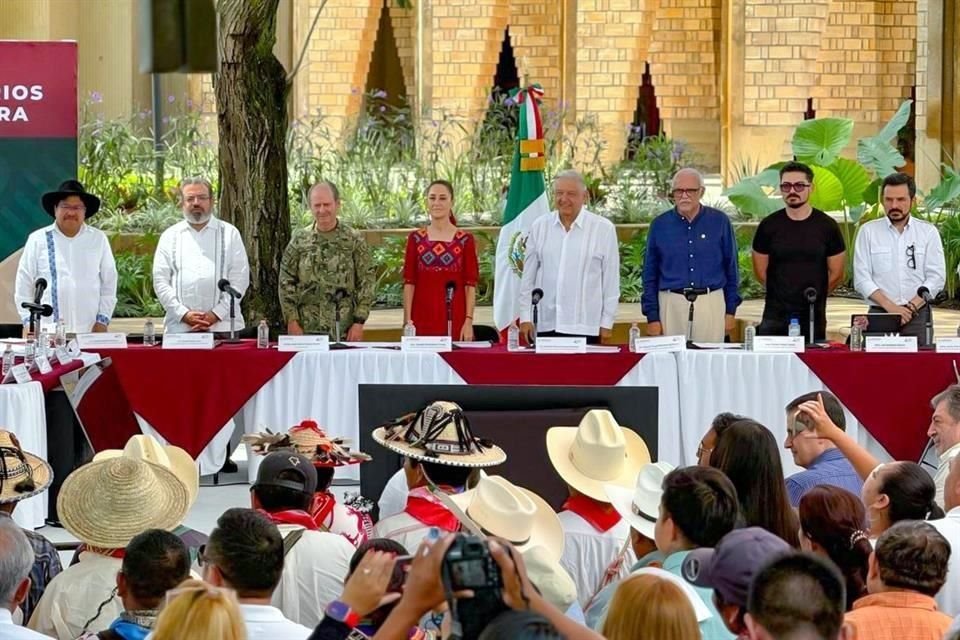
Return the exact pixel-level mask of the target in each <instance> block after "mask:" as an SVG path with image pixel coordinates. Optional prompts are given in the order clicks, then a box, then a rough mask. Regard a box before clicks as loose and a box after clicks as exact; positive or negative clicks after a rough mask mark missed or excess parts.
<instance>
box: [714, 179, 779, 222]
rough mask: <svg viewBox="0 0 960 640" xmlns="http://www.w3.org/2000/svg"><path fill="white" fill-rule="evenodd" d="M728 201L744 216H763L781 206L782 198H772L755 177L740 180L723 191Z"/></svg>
mask: <svg viewBox="0 0 960 640" xmlns="http://www.w3.org/2000/svg"><path fill="white" fill-rule="evenodd" d="M723 195H725V196H726V197H727V198H728V199H729V200H730V202H732V203H733V205H734V206H735V207H736V208H737V209H738V210H739V211H740V213H742V214H743V215H745V216H748V217H752V218H763V217H765V216H768V215H770V214H771V213H773V212H774V211H776V210H777V209H781V208H783V199H782V198H780V197H776V198H772V197H770V196H769V195H768V194H767V192H766V191H764V189H763V187H762V186H761V185H760V183H759V181H758V180H757V179H756V178H748V179H747V180H741V181H740V182H738V183H737V184H735V185H733V186H732V187H730V188H729V189H727V190H726V191H724V192H723Z"/></svg>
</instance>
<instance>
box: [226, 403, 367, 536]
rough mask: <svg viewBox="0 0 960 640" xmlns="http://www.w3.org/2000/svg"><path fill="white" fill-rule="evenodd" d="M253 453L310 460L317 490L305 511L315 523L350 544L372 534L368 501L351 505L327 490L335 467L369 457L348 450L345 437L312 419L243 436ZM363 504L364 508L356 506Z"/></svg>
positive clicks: (361, 460)
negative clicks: (279, 430)
mask: <svg viewBox="0 0 960 640" xmlns="http://www.w3.org/2000/svg"><path fill="white" fill-rule="evenodd" d="M243 442H244V443H246V444H249V445H251V449H252V450H253V452H254V453H257V454H260V455H266V454H268V453H271V452H274V451H296V452H297V453H300V454H301V455H304V456H306V457H307V458H308V459H309V460H311V461H312V462H313V466H314V467H315V468H316V470H317V489H316V492H315V493H314V494H313V500H312V502H311V503H310V508H309V509H308V511H309V512H310V515H312V516H313V519H314V520H315V521H316V522H317V525H319V526H320V527H322V528H323V529H325V530H326V531H329V532H330V533H339V534H340V535H342V536H343V537H345V538H346V539H347V540H349V541H350V544H352V545H353V546H355V547H356V546H359V545H360V544H362V543H363V542H365V541H366V540H367V538H369V537H370V535H371V534H372V533H373V522H372V521H371V520H370V515H369V513H368V512H369V510H370V505H369V501H367V500H364V499H363V498H360V497H359V496H358V497H357V498H356V499H354V500H353V501H352V502H351V504H344V503H341V502H338V501H337V498H336V496H334V495H333V492H332V491H330V486H331V485H332V484H333V475H334V471H335V470H336V468H337V467H345V466H349V465H354V464H361V463H363V462H368V461H370V460H371V458H370V456H368V455H367V454H365V453H363V452H362V451H351V450H350V447H349V444H350V441H349V440H347V439H346V438H331V437H329V436H328V435H327V433H326V432H325V431H324V430H323V429H321V428H320V427H319V426H318V425H317V423H316V422H314V421H313V420H304V421H303V422H301V423H300V424H298V425H297V426H295V427H292V428H291V429H290V431H289V432H287V433H280V434H273V433H257V434H250V435H246V436H244V437H243ZM361 506H362V507H365V509H366V510H364V509H361V508H359V507H361Z"/></svg>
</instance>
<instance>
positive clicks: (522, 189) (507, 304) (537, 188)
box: [493, 85, 550, 331]
mask: <svg viewBox="0 0 960 640" xmlns="http://www.w3.org/2000/svg"><path fill="white" fill-rule="evenodd" d="M542 97H543V91H542V90H541V89H540V87H539V86H538V85H533V86H530V87H527V88H526V89H520V90H519V91H518V92H517V94H516V96H515V99H516V101H517V104H518V105H519V108H520V126H519V129H518V132H517V149H516V151H515V152H514V154H513V171H512V173H511V175H510V192H509V193H508V194H507V206H506V207H505V208H504V210H503V222H502V225H503V226H501V228H500V239H499V240H498V241H497V273H496V276H495V278H494V288H493V319H494V322H496V324H497V330H499V331H503V330H504V329H506V328H507V327H509V326H510V323H512V322H515V321H516V320H517V318H518V317H519V315H520V313H519V295H520V276H521V275H522V274H523V259H524V252H525V249H526V244H527V232H528V231H529V230H530V225H532V224H533V221H534V220H536V219H537V218H539V217H540V216H542V215H543V214H545V213H548V212H549V211H550V206H549V205H548V204H547V193H546V188H545V186H544V182H543V169H544V166H545V165H546V156H545V151H546V149H545V146H544V140H543V122H542V121H541V119H540V105H539V104H538V101H539V99H540V98H542Z"/></svg>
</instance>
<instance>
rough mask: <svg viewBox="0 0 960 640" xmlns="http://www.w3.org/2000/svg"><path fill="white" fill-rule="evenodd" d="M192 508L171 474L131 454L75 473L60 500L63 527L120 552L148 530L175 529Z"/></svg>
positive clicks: (83, 539) (98, 545) (92, 543)
mask: <svg viewBox="0 0 960 640" xmlns="http://www.w3.org/2000/svg"><path fill="white" fill-rule="evenodd" d="M189 510H190V501H189V495H188V493H187V487H186V486H185V485H184V484H183V482H181V481H180V479H179V478H177V476H175V475H174V474H173V472H172V471H170V470H168V469H165V468H164V467H161V466H159V465H155V464H151V463H149V462H143V461H142V460H137V459H136V458H130V457H127V456H119V457H116V458H108V459H106V460H99V461H95V462H90V463H88V464H85V465H83V466H82V467H80V468H79V469H76V470H75V471H74V472H73V473H71V474H70V475H68V476H67V478H66V480H64V481H63V486H62V487H60V495H59V496H58V498H57V512H58V513H59V514H60V521H61V522H63V526H64V528H65V529H66V530H67V531H69V532H70V533H72V534H73V535H74V536H75V537H76V538H77V539H78V540H80V541H81V542H83V543H85V544H87V545H89V546H91V547H96V548H98V549H122V548H123V547H126V546H127V543H129V542H130V540H131V539H132V538H133V537H134V536H136V535H137V534H140V533H142V532H144V531H146V530H147V529H164V530H166V531H172V530H173V529H176V528H177V527H178V526H179V525H180V523H181V522H182V521H183V518H184V516H185V515H186V514H187V511H189Z"/></svg>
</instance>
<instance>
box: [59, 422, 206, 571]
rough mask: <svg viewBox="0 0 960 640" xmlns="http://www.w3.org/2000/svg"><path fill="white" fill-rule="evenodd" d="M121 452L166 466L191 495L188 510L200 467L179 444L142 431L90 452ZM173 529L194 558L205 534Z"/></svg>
mask: <svg viewBox="0 0 960 640" xmlns="http://www.w3.org/2000/svg"><path fill="white" fill-rule="evenodd" d="M120 456H127V457H128V458H136V459H137V460H143V461H144V462H150V463H153V464H157V465H160V466H161V467H163V468H165V469H169V470H170V471H171V472H172V473H173V475H175V476H177V478H179V479H180V482H182V483H183V484H184V486H185V487H186V488H187V494H188V495H189V498H190V502H189V507H188V509H187V511H188V512H189V510H190V508H192V507H193V505H194V503H195V502H196V501H197V496H198V495H199V494H200V469H199V467H197V463H196V461H195V460H194V459H193V458H192V457H190V454H189V453H187V452H186V451H184V450H183V449H181V448H180V447H174V446H170V445H162V444H160V442H159V441H158V440H157V439H156V438H154V437H153V436H149V435H145V434H142V435H136V436H133V437H131V438H130V439H129V440H128V441H127V444H126V446H124V448H123V449H105V450H103V451H100V452H99V453H97V455H95V456H93V459H94V461H97V460H106V459H107V458H118V457H120ZM173 533H174V534H176V535H177V536H179V537H180V539H181V540H183V544H185V545H187V549H188V550H189V551H190V562H194V561H195V560H196V559H197V551H198V550H199V549H200V547H201V546H202V545H204V544H206V542H207V536H206V535H205V534H203V533H201V532H199V531H197V530H195V529H191V528H190V527H187V526H185V525H183V524H180V526H178V527H177V528H176V529H174V530H173ZM79 556H80V554H78V553H75V554H74V555H73V560H71V562H70V564H71V565H74V564H76V563H77V562H78V561H79V559H80V557H79Z"/></svg>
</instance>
